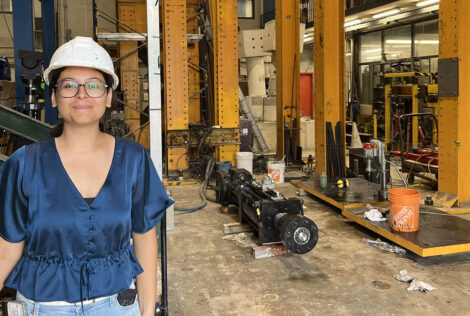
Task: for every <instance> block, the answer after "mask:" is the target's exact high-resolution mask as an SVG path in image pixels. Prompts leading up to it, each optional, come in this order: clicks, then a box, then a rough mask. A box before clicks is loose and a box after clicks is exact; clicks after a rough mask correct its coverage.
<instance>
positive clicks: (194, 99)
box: [186, 0, 201, 123]
mask: <svg viewBox="0 0 470 316" xmlns="http://www.w3.org/2000/svg"><path fill="white" fill-rule="evenodd" d="M198 3H199V0H186V14H187V19H186V20H187V21H188V24H187V25H188V33H189V34H196V33H199V25H198V24H199V18H197V17H196V18H193V19H191V20H190V18H192V17H194V16H196V15H197V14H198ZM189 34H188V35H189ZM188 61H189V63H188V66H189V68H188V79H189V80H188V93H189V101H188V102H189V117H188V119H189V122H190V123H197V122H199V121H200V120H201V94H200V93H198V91H199V90H200V89H201V81H200V76H199V68H198V67H199V43H198V42H192V43H188Z"/></svg>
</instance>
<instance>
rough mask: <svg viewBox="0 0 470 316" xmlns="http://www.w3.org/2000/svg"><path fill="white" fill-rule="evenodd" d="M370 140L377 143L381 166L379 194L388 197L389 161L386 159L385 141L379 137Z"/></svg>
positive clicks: (381, 196) (384, 197)
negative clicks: (378, 138)
mask: <svg viewBox="0 0 470 316" xmlns="http://www.w3.org/2000/svg"><path fill="white" fill-rule="evenodd" d="M370 142H371V143H372V144H374V145H377V150H378V156H379V163H380V166H381V171H380V173H381V177H380V191H379V195H380V198H381V199H386V198H387V167H386V164H387V162H386V161H385V152H384V146H383V143H382V142H381V141H380V140H377V139H372V140H371V141H370Z"/></svg>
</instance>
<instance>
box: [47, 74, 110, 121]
mask: <svg viewBox="0 0 470 316" xmlns="http://www.w3.org/2000/svg"><path fill="white" fill-rule="evenodd" d="M64 80H65V81H66V82H69V80H72V81H74V82H76V83H78V84H85V83H86V82H90V81H95V82H96V80H100V81H101V82H103V83H104V82H105V79H104V77H103V74H102V73H101V72H100V71H98V70H96V69H93V68H86V67H67V68H66V69H64V70H63V71H62V72H61V74H60V76H59V79H58V80H57V82H58V83H60V82H62V81H64ZM71 86H72V85H70V84H67V88H70V87H71ZM89 87H91V88H94V87H96V85H94V84H92V85H89ZM111 98H112V93H111V89H110V88H108V89H107V91H106V92H105V93H104V94H103V95H102V96H101V97H98V98H92V97H90V96H89V95H88V94H87V92H86V91H85V87H84V86H79V87H78V93H77V94H76V95H75V96H74V97H70V98H65V97H63V96H61V94H60V93H59V91H58V89H57V88H54V93H53V94H52V96H51V101H52V106H53V107H57V108H58V110H59V113H60V115H61V116H62V118H63V119H64V125H68V124H70V125H80V126H84V125H89V126H96V128H98V126H99V120H100V118H101V117H102V116H103V114H104V112H105V110H106V108H107V107H108V108H109V107H111Z"/></svg>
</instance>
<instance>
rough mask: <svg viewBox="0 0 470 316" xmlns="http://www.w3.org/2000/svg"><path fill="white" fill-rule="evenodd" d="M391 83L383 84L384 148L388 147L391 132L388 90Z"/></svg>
mask: <svg viewBox="0 0 470 316" xmlns="http://www.w3.org/2000/svg"><path fill="white" fill-rule="evenodd" d="M391 89H392V88H391V85H390V84H386V85H385V150H387V148H388V144H389V143H390V133H391V129H390V128H391V127H390V125H391V124H390V123H391V121H392V118H391V115H392V111H391V100H390V91H391Z"/></svg>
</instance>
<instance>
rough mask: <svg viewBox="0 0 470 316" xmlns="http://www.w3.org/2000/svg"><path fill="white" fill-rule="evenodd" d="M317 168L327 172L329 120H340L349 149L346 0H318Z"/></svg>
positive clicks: (333, 122)
mask: <svg viewBox="0 0 470 316" xmlns="http://www.w3.org/2000/svg"><path fill="white" fill-rule="evenodd" d="M314 28H315V39H314V62H315V170H316V172H319V173H321V172H325V173H326V133H325V131H326V127H325V126H326V125H325V123H326V122H331V123H332V124H333V127H334V126H335V124H336V122H338V121H340V122H341V126H342V130H343V136H342V139H343V148H345V146H344V145H345V142H346V140H345V137H346V136H345V133H344V129H345V116H346V107H345V96H344V84H345V56H344V54H345V52H344V42H345V40H344V0H315V1H314Z"/></svg>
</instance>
